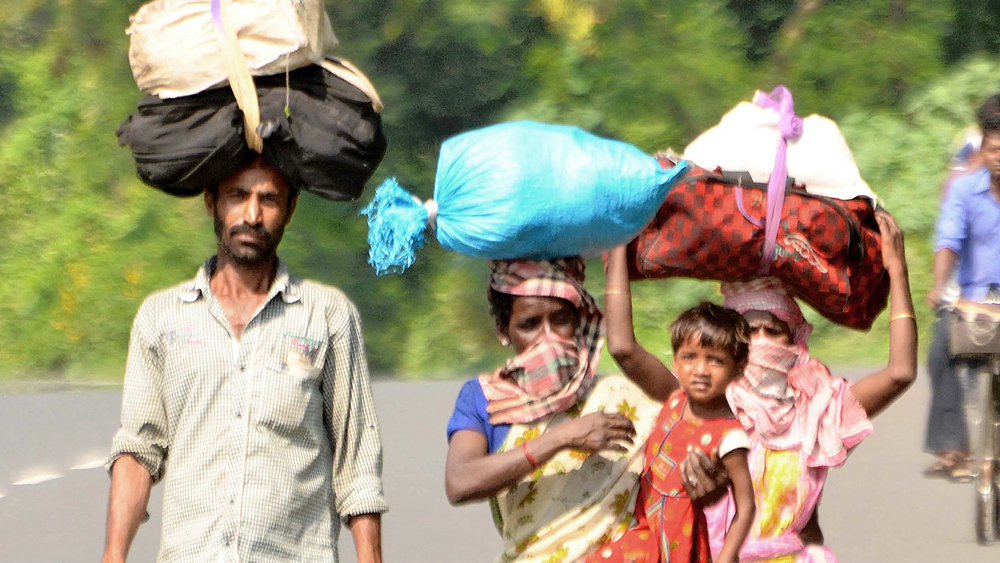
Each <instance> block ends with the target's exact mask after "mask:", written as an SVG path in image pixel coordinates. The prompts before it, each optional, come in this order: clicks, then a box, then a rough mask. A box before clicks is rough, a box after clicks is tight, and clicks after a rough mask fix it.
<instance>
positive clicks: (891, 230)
mask: <svg viewBox="0 0 1000 563" xmlns="http://www.w3.org/2000/svg"><path fill="white" fill-rule="evenodd" d="M875 221H876V222H877V223H878V230H879V233H880V234H881V235H882V264H883V265H885V269H886V270H888V271H889V273H890V274H893V273H897V272H899V271H900V270H905V269H906V249H905V248H904V245H903V231H902V229H900V228H899V225H898V224H897V223H896V220H895V219H893V217H892V215H889V213H888V212H887V211H884V210H881V209H880V210H878V211H876V212H875Z"/></svg>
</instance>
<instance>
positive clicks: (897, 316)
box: [889, 313, 917, 323]
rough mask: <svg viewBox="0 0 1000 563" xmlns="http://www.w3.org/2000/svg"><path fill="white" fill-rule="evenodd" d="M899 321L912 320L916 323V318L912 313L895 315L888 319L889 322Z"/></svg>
mask: <svg viewBox="0 0 1000 563" xmlns="http://www.w3.org/2000/svg"><path fill="white" fill-rule="evenodd" d="M899 319H913V320H914V321H916V320H917V317H915V316H913V313H896V314H895V315H893V316H892V317H891V318H890V319H889V322H890V323H891V322H892V321H898V320H899Z"/></svg>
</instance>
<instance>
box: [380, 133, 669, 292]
mask: <svg viewBox="0 0 1000 563" xmlns="http://www.w3.org/2000/svg"><path fill="white" fill-rule="evenodd" d="M685 169H686V165H685V164H684V163H680V164H678V165H677V166H675V167H672V168H671V169H670V170H664V169H662V168H661V167H660V166H659V165H658V164H657V162H656V160H655V159H654V158H653V157H651V156H649V155H647V154H645V153H643V152H642V151H640V150H639V149H638V148H636V147H634V146H632V145H629V144H627V143H623V142H620V141H613V140H609V139H602V138H600V137H596V136H594V135H591V134H590V133H587V132H585V131H583V130H581V129H578V128H576V127H570V126H565V125H551V124H546V123H537V122H532V121H518V122H511V123H501V124H498V125H492V126H489V127H485V128H482V129H476V130H472V131H468V132H465V133H462V134H460V135H457V136H455V137H452V138H450V139H448V140H446V141H445V142H444V143H443V144H442V145H441V153H440V155H439V157H438V164H437V174H436V176H435V180H434V198H433V199H432V200H429V201H427V202H426V203H421V200H420V199H418V198H416V197H414V196H413V195H411V194H410V193H409V192H407V191H406V190H405V189H404V188H403V187H402V186H400V185H399V183H398V182H397V181H396V179H394V178H390V179H388V180H386V181H385V182H383V183H382V185H380V186H379V187H378V189H377V190H376V191H375V197H374V198H373V199H372V201H371V203H370V204H369V205H368V206H367V207H366V208H365V209H364V210H363V211H362V213H363V214H365V215H367V216H368V229H369V231H368V244H369V259H368V262H369V263H370V264H371V265H372V266H373V267H374V268H375V270H376V273H378V274H383V273H385V272H397V273H400V272H402V271H404V270H405V269H406V268H408V267H409V266H410V265H412V264H413V262H414V260H415V259H416V252H417V250H419V249H420V248H421V247H422V246H423V244H424V240H425V232H426V229H427V227H428V226H430V227H431V228H432V229H434V232H435V234H436V238H437V240H438V242H439V243H440V244H441V246H443V247H444V248H446V249H448V250H451V251H454V252H459V253H461V254H465V255H466V256H472V257H475V258H488V259H495V260H506V259H521V258H524V259H533V260H547V259H552V258H561V257H566V256H577V255H583V256H587V255H597V254H599V253H600V252H602V251H604V250H606V249H608V248H611V247H613V246H615V245H617V244H621V243H624V242H626V241H628V240H629V239H630V238H631V237H633V236H635V234H636V233H638V232H639V231H640V230H641V229H642V227H643V226H644V225H645V224H646V223H647V222H648V221H649V219H650V218H651V217H652V216H653V214H654V213H655V212H656V209H657V207H658V206H659V205H660V203H661V202H662V201H663V198H664V196H666V194H667V192H668V191H669V190H670V188H671V186H673V184H674V182H675V181H676V180H677V178H679V177H680V176H681V175H682V174H683V172H684V170H685Z"/></svg>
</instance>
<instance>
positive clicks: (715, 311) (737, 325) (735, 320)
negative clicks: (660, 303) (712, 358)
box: [670, 301, 750, 366]
mask: <svg viewBox="0 0 1000 563" xmlns="http://www.w3.org/2000/svg"><path fill="white" fill-rule="evenodd" d="M690 340H694V341H695V342H699V343H700V344H701V345H702V346H706V347H709V348H718V349H721V350H725V351H726V352H727V353H728V354H729V356H730V357H732V358H733V362H734V363H735V364H736V365H737V366H740V365H743V364H745V363H746V361H747V358H749V356H750V325H749V324H748V323H747V320H746V319H744V318H743V315H741V314H739V313H738V312H736V311H734V310H732V309H730V308H728V307H723V306H721V305H716V304H715V303H709V302H708V301H702V302H701V303H699V304H698V305H697V306H695V307H691V308H690V309H688V310H687V311H684V312H683V313H681V314H680V315H678V316H677V318H676V319H675V320H674V322H673V323H671V324H670V345H671V346H672V347H673V349H674V353H676V352H677V349H678V348H680V347H681V345H682V344H684V343H685V342H688V341H690Z"/></svg>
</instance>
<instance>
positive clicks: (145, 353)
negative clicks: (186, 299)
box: [104, 300, 170, 563]
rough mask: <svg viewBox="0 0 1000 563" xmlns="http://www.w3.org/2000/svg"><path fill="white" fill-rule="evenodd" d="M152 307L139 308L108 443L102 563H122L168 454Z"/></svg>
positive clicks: (160, 476) (133, 326) (167, 438)
mask: <svg viewBox="0 0 1000 563" xmlns="http://www.w3.org/2000/svg"><path fill="white" fill-rule="evenodd" d="M154 324H155V323H154V313H153V307H152V306H151V305H150V303H149V301H148V300H147V302H146V303H143V305H142V307H140V308H139V312H138V313H137V314H136V317H135V322H134V323H133V325H132V334H131V337H130V339H129V347H128V361H127V362H126V364H125V386H124V388H123V389H122V417H121V428H119V429H118V432H117V433H116V434H115V437H114V439H113V440H112V444H111V456H110V461H109V462H108V469H109V470H110V472H111V495H110V499H109V500H108V523H107V537H106V538H105V544H104V563H112V562H114V563H118V562H124V561H125V558H126V556H127V555H128V551H129V548H130V547H131V545H132V540H133V539H134V538H135V533H136V530H138V528H139V524H141V523H142V520H143V518H144V516H145V513H146V504H147V503H148V502H149V489H150V488H151V487H152V485H153V483H155V482H156V481H158V480H159V479H160V478H162V477H163V472H164V464H165V462H166V458H167V452H168V450H169V442H170V440H169V437H168V435H167V415H166V410H165V407H164V403H163V393H162V391H161V388H160V382H161V373H162V361H161V357H160V353H159V351H158V349H157V347H156V345H155V344H154V340H153V339H152V338H150V336H149V334H150V329H151V327H152V326H153V325H154Z"/></svg>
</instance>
